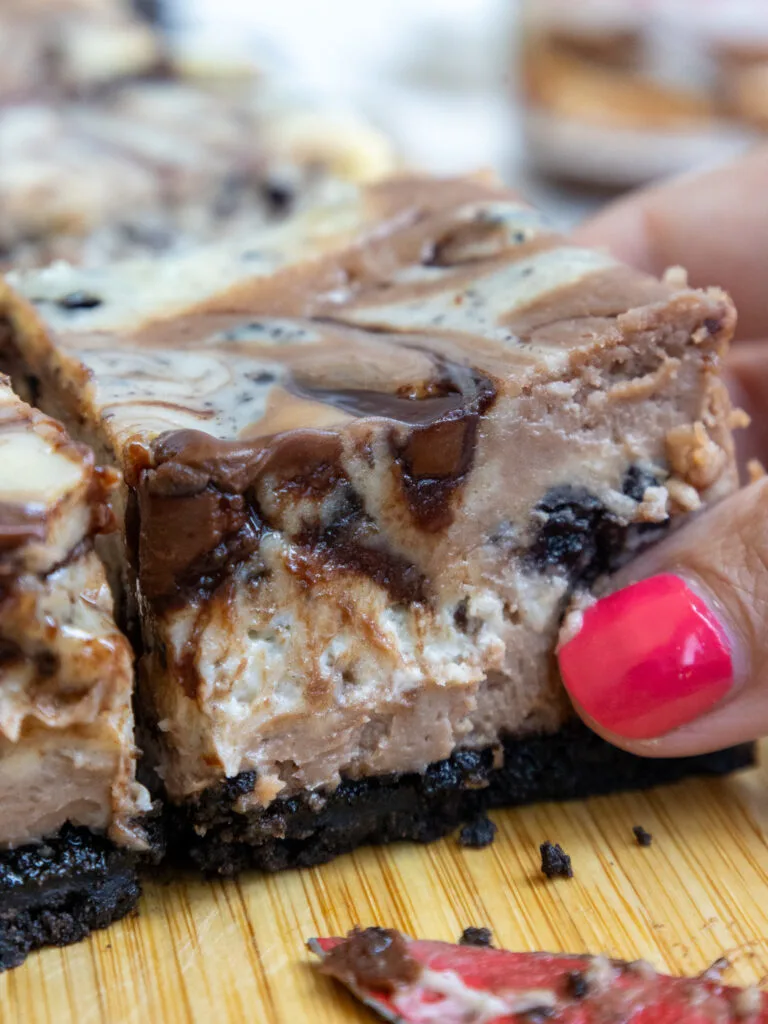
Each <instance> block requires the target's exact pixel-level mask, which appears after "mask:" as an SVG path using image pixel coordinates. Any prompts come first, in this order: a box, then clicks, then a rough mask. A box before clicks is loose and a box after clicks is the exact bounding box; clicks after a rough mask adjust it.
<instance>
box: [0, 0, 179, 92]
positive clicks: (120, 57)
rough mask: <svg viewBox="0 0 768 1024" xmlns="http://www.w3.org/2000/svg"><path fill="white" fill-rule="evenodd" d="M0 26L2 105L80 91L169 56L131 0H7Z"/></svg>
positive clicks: (150, 69) (159, 64)
mask: <svg viewBox="0 0 768 1024" xmlns="http://www.w3.org/2000/svg"><path fill="white" fill-rule="evenodd" d="M0 29H2V31H1V32H0V58H1V59H0V102H3V103H6V102H12V103H16V102H19V101H26V100H29V99H41V98H48V99H55V100H61V98H62V97H64V96H81V95H84V94H87V93H90V92H93V91H97V90H99V89H103V88H105V87H106V86H109V85H112V84H114V83H115V82H117V81H120V80H125V79H129V78H133V77H136V76H139V75H148V74H153V73H157V72H158V71H160V70H161V69H162V68H163V67H164V64H165V62H166V60H167V55H166V53H165V44H164V43H163V41H162V39H161V37H160V36H159V34H158V33H156V32H155V31H154V29H153V28H152V26H151V25H150V24H149V22H148V20H147V19H146V18H144V17H143V16H142V15H141V14H140V13H139V11H138V5H134V4H133V3H132V0H5V2H4V3H3V5H2V11H0Z"/></svg>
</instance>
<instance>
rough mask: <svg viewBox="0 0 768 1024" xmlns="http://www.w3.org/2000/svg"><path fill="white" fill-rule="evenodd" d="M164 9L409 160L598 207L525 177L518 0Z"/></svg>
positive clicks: (288, 2)
mask: <svg viewBox="0 0 768 1024" xmlns="http://www.w3.org/2000/svg"><path fill="white" fill-rule="evenodd" d="M576 2H578V0H576ZM766 2H768V0H766ZM169 8H170V18H171V21H172V24H173V27H174V29H175V32H176V34H177V38H178V39H179V40H180V43H181V45H182V46H183V48H184V50H185V52H187V53H188V54H189V55H190V57H191V58H193V59H195V58H199V59H201V60H210V59H212V58H214V57H221V58H224V59H225V60H232V61H242V62H243V63H247V62H248V61H251V60H253V59H254V58H255V59H256V60H257V62H258V63H259V65H260V66H261V67H263V68H264V70H265V72H266V74H267V75H268V76H269V77H270V79H272V81H275V82H277V83H279V85H280V87H281V89H283V90H284V91H285V92H286V93H287V94H289V95H293V96H295V97H296V98H297V99H299V100H306V99H307V98H310V99H311V101H312V102H316V103H317V104H318V106H328V107H332V108H339V109H342V110H343V109H349V110H354V111H356V112H358V113H362V114H363V115H365V116H366V117H367V118H369V119H370V120H371V121H372V122H373V123H374V124H375V125H377V126H378V127H380V128H381V129H383V130H384V131H385V132H386V133H387V134H388V135H389V136H390V137H391V138H393V139H394V140H395V143H396V144H397V146H398V148H399V150H400V151H401V152H402V153H403V155H404V157H405V159H406V161H407V162H408V163H410V164H413V165H414V166H417V167H419V168H422V169H424V170H429V171H433V172H435V173H444V174H450V173H460V172H462V171H471V170H476V169H477V168H480V167H492V168H494V169H495V170H496V171H497V172H498V173H500V174H501V175H502V176H503V177H504V178H505V180H506V181H508V182H509V183H510V184H513V185H515V186H517V187H520V188H522V189H524V190H525V192H526V194H527V195H528V196H529V198H531V199H532V200H533V201H536V202H539V203H543V204H544V205H546V206H547V207H548V208H549V210H550V212H551V213H553V214H554V215H555V216H558V217H559V219H560V220H562V221H563V222H571V221H574V220H577V219H578V218H580V217H581V216H582V215H583V213H584V212H586V211H587V210H589V209H590V208H591V207H592V206H593V205H595V202H596V200H595V199H594V198H588V197H576V196H573V195H571V194H569V195H564V194H563V193H561V191H560V190H558V189H554V188H551V187H548V186H545V185H543V184H542V183H541V182H539V181H538V180H537V179H535V178H533V177H531V176H530V175H529V174H528V172H527V169H526V166H525V161H524V159H523V152H522V144H521V142H520V132H519V131H518V126H517V125H516V123H515V121H516V118H517V116H518V114H517V109H516V106H515V103H514V97H513V93H514V90H515V88H516V82H517V74H516V69H515V61H516V52H515V45H514V39H515V27H516V22H517V18H518V2H517V0H269V2H267V0H170V3H169Z"/></svg>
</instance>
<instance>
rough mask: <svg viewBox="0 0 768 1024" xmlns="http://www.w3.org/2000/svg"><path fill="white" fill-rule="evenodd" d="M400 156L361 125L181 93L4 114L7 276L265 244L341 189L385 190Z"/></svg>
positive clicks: (118, 91) (112, 93)
mask: <svg viewBox="0 0 768 1024" xmlns="http://www.w3.org/2000/svg"><path fill="white" fill-rule="evenodd" d="M392 162H393V155H392V149H391V147H390V145H389V143H388V141H387V140H385V139H384V137H383V136H381V135H380V134H379V133H378V132H377V131H375V130H374V129H372V128H369V127H368V126H367V125H366V124H364V123H362V122H360V121H358V120H356V119H352V120H349V119H342V118H339V117H336V116H331V115H330V114H323V113H322V112H320V111H315V112H313V111H311V110H304V111H302V110H299V109H296V108H294V107H291V106H289V105H286V104H281V103H279V102H278V101H277V100H274V101H273V100H272V98H271V97H270V95H269V91H268V89H265V87H264V86H263V84H262V83H257V84H255V85H252V84H247V83H246V84H240V85H238V87H237V88H234V89H232V90H229V91H226V92H225V93H224V94H222V93H220V92H217V91H216V90H213V89H205V88H202V87H201V86H199V85H197V84H194V83H191V82H184V81H181V80H171V79H167V80H149V79H148V80H144V81H135V82H129V83H124V84H122V85H120V86H119V87H117V86H116V87H114V88H112V89H111V90H109V91H108V92H106V93H105V94H103V95H100V96H98V97H95V98H90V99H87V100H84V101H72V102H64V103H43V102H36V103H32V102H30V103H24V104H12V105H8V106H0V213H2V217H0V263H1V264H2V265H4V266H5V268H6V269H9V268H18V267H33V266H40V265H45V264H47V263H50V262H52V261H54V260H55V259H67V260H69V261H71V262H78V263H85V264H88V265H97V266H99V265H103V264H104V263H105V262H109V261H111V260H116V259H126V258H130V257H133V256H137V255H142V254H150V255H152V254H157V253H161V252H164V253H168V252H173V251H179V250H183V249H184V248H187V247H189V246H190V245H191V244H193V243H198V242H212V241H215V240H216V239H218V238H222V237H226V235H228V234H229V233H231V232H232V230H233V226H237V227H238V228H240V229H242V230H250V231H255V230H259V229H260V228H262V227H263V226H264V225H265V224H269V223H270V222H272V221H278V220H280V219H281V218H284V217H285V216H286V214H288V213H290V212H292V211H293V210H295V209H296V208H297V207H301V206H302V205H306V204H307V203H309V202H310V201H314V202H318V201H319V200H320V197H321V196H322V194H323V190H324V188H325V187H326V186H327V182H328V179H329V178H331V177H341V178H346V179H352V180H365V179H368V178H375V177H377V176H379V175H381V174H383V173H385V172H387V171H389V170H391V169H392V166H393V163H392Z"/></svg>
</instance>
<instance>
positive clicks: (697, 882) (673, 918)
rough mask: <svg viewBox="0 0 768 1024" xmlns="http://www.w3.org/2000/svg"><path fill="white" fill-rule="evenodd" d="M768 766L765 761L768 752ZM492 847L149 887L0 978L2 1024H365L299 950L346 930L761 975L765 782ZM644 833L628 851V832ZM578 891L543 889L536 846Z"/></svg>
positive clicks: (565, 820) (526, 827) (566, 808)
mask: <svg viewBox="0 0 768 1024" xmlns="http://www.w3.org/2000/svg"><path fill="white" fill-rule="evenodd" d="M762 760H763V763H764V765H765V764H766V762H768V749H764V750H763V759H762ZM493 817H494V819H495V821H496V823H497V825H498V827H499V830H498V834H497V838H496V841H495V843H494V844H493V846H491V847H489V848H488V849H485V850H465V849H462V848H461V847H460V846H459V845H458V843H457V842H456V840H455V838H449V839H446V840H444V841H442V842H440V843H435V844H434V845H431V846H413V845H400V846H396V847H382V848H378V849H365V850H360V851H358V852H357V853H355V854H353V855H351V856H347V857H343V858H340V859H339V860H337V861H335V862H333V863H331V864H328V865H325V866H323V867H320V868H312V869H308V870H304V871H293V872H287V873H285V874H281V875H273V876H265V875H257V874H251V875H247V876H243V877H242V878H240V879H239V880H237V881H226V882H204V881H201V880H200V879H198V878H194V877H189V878H186V879H183V880H175V881H173V882H164V881H162V880H161V879H157V880H153V881H149V882H147V883H146V885H145V894H144V898H143V900H142V903H141V912H140V914H139V915H137V916H134V917H131V918H130V919H128V920H126V921H123V922H121V923H119V924H117V925H114V926H113V927H112V928H110V929H108V930H107V931H104V932H99V933H97V934H95V935H94V936H92V937H91V939H90V940H88V941H86V942H83V943H81V944H80V945H78V946H71V947H69V948H68V949H65V950H59V949H48V950H45V951H43V952H42V953H38V954H35V955H33V956H31V957H30V958H29V960H28V961H27V963H26V964H25V965H24V966H23V967H20V968H18V969H17V970H15V971H10V972H8V973H6V974H4V975H1V976H0V1021H2V1024H22V1022H23V1024H49V1022H54V1024H69V1022H73V1024H75V1022H76V1024H182V1022H183V1024H186V1022H188V1021H194V1022H196V1024H197V1022H199V1024H231V1022H240V1021H248V1022H251V1024H253V1022H263V1024H304V1022H307V1024H336V1022H340V1024H345V1022H351V1021H361V1022H362V1021H367V1020H370V1017H369V1015H368V1014H367V1012H364V1011H363V1010H361V1009H360V1008H358V1007H357V1006H356V1005H355V1004H354V1003H353V1002H352V1000H351V999H350V998H349V997H348V996H346V995H345V994H344V993H343V992H341V991H340V990H339V989H338V988H336V987H335V986H334V985H333V983H331V982H330V981H328V980H326V979H323V978H321V977H318V976H316V975H315V974H314V973H313V971H312V970H311V968H310V967H309V963H310V960H311V957H310V956H309V954H308V953H307V952H306V950H305V948H304V940H305V939H306V938H307V937H309V936H311V935H325V934H339V933H344V932H346V931H347V930H348V929H349V928H351V927H352V926H353V925H355V924H363V925H367V924H383V925H394V926H396V927H398V928H401V929H403V930H404V931H405V932H407V933H409V934H410V935H415V936H419V937H422V938H435V939H448V940H452V941H455V940H456V939H457V938H458V936H459V934H460V933H461V930H462V929H463V928H464V927H465V926H467V925H487V926H488V927H490V928H492V929H493V932H494V935H495V938H496V941H497V943H498V944H499V945H503V946H505V947H507V948H509V949H526V950H537V949H547V950H553V951H561V950H562V951H567V952H582V951H587V952H605V953H608V954H612V955H616V956H621V957H625V958H628V959H633V958H636V957H645V958H646V959H648V960H650V961H651V962H652V963H654V964H655V965H657V966H658V967H660V968H665V969H667V970H669V971H671V972H673V973H674V972H681V973H695V972H698V971H700V970H701V969H702V968H704V967H706V966H707V965H708V964H709V963H711V962H712V961H713V960H715V959H716V958H717V957H719V956H722V955H726V956H728V957H729V958H730V959H731V960H732V961H733V964H734V966H733V968H732V970H731V971H730V972H729V973H728V974H727V975H726V977H727V978H728V980H733V981H736V982H745V983H746V982H754V981H760V980H764V979H765V978H766V976H767V975H768V767H763V768H760V769H755V770H752V771H749V772H745V773H742V774H741V775H740V776H736V777H733V778H730V779H725V780H696V781H691V782H687V783H683V784H681V785H678V786H675V787H672V788H669V789H658V790H655V791H652V792H648V793H640V794H632V795H626V796H616V797H609V798H600V799H595V800H589V801H586V802H583V803H573V804H563V805H555V804H549V805H539V806H536V807H527V808H521V809H517V810H511V811H506V812H501V813H497V814H495V815H494V816H493ZM638 824H639V825H643V826H644V827H645V828H646V829H648V830H649V831H650V832H652V833H653V836H654V842H653V845H652V846H651V847H649V848H647V849H644V848H641V847H639V846H638V845H637V843H636V841H635V838H634V836H633V834H632V826H633V825H638ZM546 839H549V840H551V841H553V842H559V843H560V844H561V845H562V846H563V847H564V848H565V850H566V851H567V852H568V853H570V855H571V857H572V860H573V867H574V871H575V878H574V879H573V880H571V881H568V880H557V881H553V882H548V881H547V880H546V879H544V878H543V876H542V875H541V874H540V871H539V857H538V847H539V843H540V842H543V841H544V840H546Z"/></svg>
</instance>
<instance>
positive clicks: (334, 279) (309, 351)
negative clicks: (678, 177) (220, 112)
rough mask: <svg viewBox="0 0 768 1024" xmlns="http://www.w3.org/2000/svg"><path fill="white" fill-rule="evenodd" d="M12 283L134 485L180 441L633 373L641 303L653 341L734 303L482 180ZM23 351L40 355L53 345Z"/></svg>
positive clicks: (707, 331) (15, 278)
mask: <svg viewBox="0 0 768 1024" xmlns="http://www.w3.org/2000/svg"><path fill="white" fill-rule="evenodd" d="M8 281H9V283H10V284H11V285H12V286H13V287H14V288H15V289H18V290H19V291H20V292H21V293H22V294H23V295H24V296H25V297H26V298H27V299H28V300H29V301H30V302H31V303H32V305H33V306H34V307H35V308H36V311H37V313H38V315H39V316H40V318H41V320H42V321H43V323H44V325H45V331H48V332H50V338H53V339H54V340H53V342H52V343H53V345H54V346H55V349H56V354H55V359H57V360H60V361H61V364H62V367H63V370H64V371H65V372H66V375H67V377H68V378H69V380H68V381H63V382H62V386H63V387H64V388H65V389H66V388H70V389H71V391H72V393H73V394H74V393H75V392H77V402H78V404H79V405H80V407H81V408H80V413H81V414H82V416H83V417H85V418H86V419H88V420H90V421H92V422H94V423H98V424H99V429H100V430H101V431H103V433H104V434H105V435H106V437H107V438H108V439H109V442H110V443H111V444H112V446H113V448H114V451H115V453H116V456H117V459H118V461H119V462H120V463H121V465H122V467H123V468H124V469H125V470H126V471H127V472H128V475H129V476H130V474H131V469H132V460H133V459H134V458H136V457H138V456H137V452H138V451H139V450H142V451H143V452H144V453H145V454H144V455H143V456H142V458H150V459H151V453H152V450H153V448H154V447H155V446H156V442H157V439H158V438H160V437H161V436H162V435H169V434H171V433H173V432H178V431H202V432H204V433H205V434H207V435H210V436H211V437H213V438H216V439H218V440H220V441H223V442H227V443H235V444H237V445H242V444H243V443H247V444H253V443H256V445H257V447H258V446H260V445H261V442H260V441H258V439H259V438H264V437H267V436H273V435H277V434H281V433H283V432H285V431H288V430H294V429H313V430H323V429H326V428H328V427H332V426H334V427H335V426H343V425H344V424H348V423H349V422H351V421H352V420H357V419H361V418H364V419H371V418H375V419H386V420H389V421H392V422H395V423H401V424H405V425H406V426H411V427H413V426H419V427H422V426H424V425H426V424H429V423H434V422H436V421H438V420H441V421H442V420H444V419H446V418H447V419H448V420H449V421H451V420H452V419H454V418H455V417H456V411H457V410H459V409H464V408H467V407H469V406H472V405H473V403H474V404H475V405H476V404H477V403H478V402H482V401H489V400H490V399H491V396H498V395H499V394H500V393H504V394H506V395H513V394H520V393H521V392H522V391H523V390H524V389H525V388H526V387H527V386H529V385H530V384H531V382H532V381H534V380H535V379H550V380H556V379H559V378H563V379H567V378H568V377H569V376H570V375H572V374H573V372H575V370H576V369H577V368H578V367H580V366H581V365H582V364H583V363H584V362H585V361H588V360H589V359H590V358H591V357H592V356H594V355H595V354H596V353H599V352H601V351H604V350H606V349H610V348H615V349H616V350H617V357H618V358H619V359H620V360H621V359H623V360H624V362H625V363H626V364H627V369H628V372H630V371H631V370H632V365H631V364H632V358H633V357H632V353H630V352H622V351H621V343H622V338H623V334H622V330H623V326H624V323H626V321H622V318H623V317H626V316H627V315H628V313H629V311H632V310H637V309H645V310H646V314H645V316H646V319H647V321H648V324H647V327H648V331H651V330H652V329H653V328H654V327H656V326H658V325H659V324H661V323H662V321H664V320H666V321H669V322H670V326H669V328H668V331H669V332H671V331H672V330H674V324H671V320H672V312H671V311H674V312H675V313H676V314H677V315H678V316H681V317H683V318H684V319H685V320H686V322H687V321H688V320H690V319H691V318H693V320H696V321H697V322H696V324H695V325H694V329H695V330H698V331H699V332H700V334H701V337H702V338H707V339H715V341H718V340H719V339H721V338H722V339H726V338H727V336H728V335H729V332H730V331H731V328H732V325H733V320H734V312H733V308H732V305H731V303H730V301H729V300H728V298H727V297H726V296H725V295H724V294H723V293H722V292H719V291H717V290H711V291H709V292H697V291H693V290H691V289H688V288H687V287H686V286H685V282H684V280H681V279H680V277H679V275H678V276H674V275H673V276H671V277H670V278H668V279H667V280H666V281H664V282H660V281H658V280H656V279H654V278H651V277H648V276H647V275H644V274H641V273H639V272H635V271H633V270H630V269H629V268H627V267H626V266H623V265H621V264H619V263H617V262H616V261H615V260H613V259H612V257H611V256H610V255H609V254H608V253H605V252H600V251H594V250H588V249H579V248H576V247H574V246H572V245H570V244H569V243H568V242H567V241H566V240H564V239H563V238H561V237H560V236H558V235H557V234H555V233H553V231H552V230H550V229H549V228H548V227H547V225H546V224H545V223H544V222H543V221H542V219H541V217H540V216H539V214H538V213H536V212H535V211H534V210H532V209H531V208H530V207H528V206H526V205H524V204H522V203H521V202H519V201H518V200H517V199H516V198H515V197H513V196H510V195H509V194H508V193H505V192H504V191H503V190H501V189H499V188H497V187H496V186H495V185H493V184H489V183H487V182H485V181H484V180H483V179H481V178H477V179H463V180H454V181H439V180H431V179H421V178H411V179H401V180H397V179H396V180H393V181H389V182H385V183H382V184H381V185H373V186H371V187H369V188H367V189H365V190H360V189H358V188H356V187H354V186H338V188H337V189H336V194H335V196H334V197H333V198H332V199H331V200H329V201H328V202H326V203H325V204H323V205H320V206H318V207H314V208H312V209H311V210H309V211H305V212H303V213H302V214H300V215H299V216H297V217H295V218H292V219H290V220H288V221H287V222H285V223H284V224H280V225H277V226H274V227H271V228H267V229H264V230H262V231H261V232H259V233H258V234H256V235H253V236H252V235H250V234H249V233H244V234H239V235H238V234H237V233H235V234H233V236H232V237H230V238H228V239H227V241H226V242H224V243H221V244H218V245H215V246H209V247H206V248H201V249H198V250H192V251H190V252H189V253H187V254H185V255H182V256H179V257H177V258H175V259H156V260H151V259H143V260H134V261H126V262H124V263H121V264H116V265H113V266H109V267H105V268H91V269H87V268H78V267H73V266H70V265H67V264H65V263H56V264H54V265H52V266H51V267H49V268H46V269H44V270H41V271H37V272H27V273H12V274H9V275H8ZM33 333H34V331H33ZM27 344H29V345H32V347H33V348H35V347H37V350H38V353H39V355H40V356H41V358H44V355H45V351H46V349H47V348H48V345H49V344H50V342H49V340H47V338H46V335H45V334H44V333H40V335H39V336H38V338H37V341H32V342H29V341H28V342H27ZM483 396H485V398H483ZM167 443H168V442H167V438H166V439H165V440H164V441H163V444H165V445H166V448H167ZM226 450H227V449H226V448H222V449H221V454H222V457H223V455H224V452H225V451H226Z"/></svg>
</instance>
